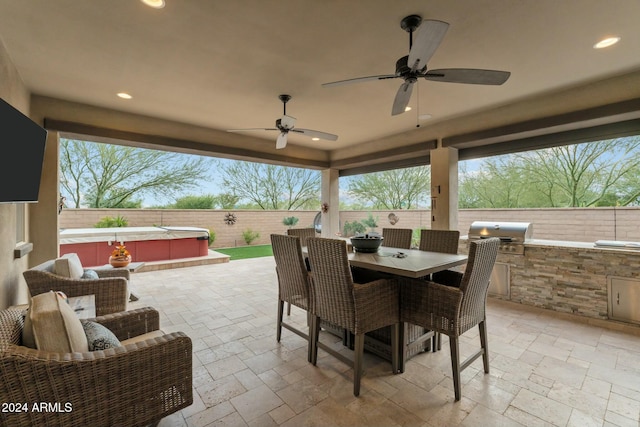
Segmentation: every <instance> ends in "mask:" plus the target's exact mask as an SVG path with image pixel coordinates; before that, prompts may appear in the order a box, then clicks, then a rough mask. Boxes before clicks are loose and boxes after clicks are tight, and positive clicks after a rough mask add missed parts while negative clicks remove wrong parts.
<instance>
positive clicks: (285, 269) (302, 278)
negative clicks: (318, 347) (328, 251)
mask: <svg viewBox="0 0 640 427" xmlns="http://www.w3.org/2000/svg"><path fill="white" fill-rule="evenodd" d="M271 247H272V248H273V258H274V259H275V261H276V274H277V276H278V318H277V323H276V325H277V326H276V328H277V329H276V339H277V340H278V342H280V338H281V336H282V328H283V327H284V328H286V329H288V330H290V331H291V332H293V333H295V334H297V335H299V336H301V337H302V338H304V339H305V340H307V342H310V340H309V337H310V333H309V330H307V331H306V332H304V331H301V330H300V329H297V328H296V327H294V326H293V325H292V324H290V323H288V322H284V321H283V320H282V317H283V314H284V303H285V302H286V303H288V304H290V305H291V304H292V305H295V306H296V307H299V308H301V309H303V310H305V311H306V312H307V325H308V326H310V325H311V318H310V310H309V309H310V307H311V302H312V301H311V298H310V296H309V272H308V271H307V266H306V265H305V262H304V259H303V256H302V247H301V245H300V237H298V236H286V235H284V234H272V235H271ZM307 359H308V360H311V344H309V345H308V351H307Z"/></svg>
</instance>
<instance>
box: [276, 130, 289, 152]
mask: <svg viewBox="0 0 640 427" xmlns="http://www.w3.org/2000/svg"><path fill="white" fill-rule="evenodd" d="M286 146H287V134H286V133H285V132H282V133H280V135H278V139H276V149H277V150H280V149H282V148H284V147H286Z"/></svg>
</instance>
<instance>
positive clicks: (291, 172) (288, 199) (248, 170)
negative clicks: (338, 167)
mask: <svg viewBox="0 0 640 427" xmlns="http://www.w3.org/2000/svg"><path fill="white" fill-rule="evenodd" d="M219 170H220V172H221V173H222V183H223V185H224V187H225V188H226V189H227V190H228V191H229V192H230V193H231V194H234V195H236V196H238V198H239V199H240V200H246V201H248V202H249V203H250V204H254V205H255V206H256V207H258V208H259V209H265V210H266V209H286V210H294V209H303V208H305V207H310V206H317V205H319V203H320V201H319V200H320V198H319V193H320V173H319V172H318V171H315V170H310V169H301V168H291V167H285V166H276V165H269V164H265V163H253V162H242V161H238V162H233V163H219Z"/></svg>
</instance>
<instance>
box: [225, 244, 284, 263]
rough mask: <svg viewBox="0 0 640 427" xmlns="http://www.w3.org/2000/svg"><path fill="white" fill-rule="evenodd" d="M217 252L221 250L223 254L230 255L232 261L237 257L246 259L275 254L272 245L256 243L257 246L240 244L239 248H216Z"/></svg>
mask: <svg viewBox="0 0 640 427" xmlns="http://www.w3.org/2000/svg"><path fill="white" fill-rule="evenodd" d="M214 250H215V251H216V252H220V253H221V254H225V255H229V256H230V257H231V258H229V260H230V261H233V260H236V259H246V258H258V257H263V256H273V250H271V245H256V246H240V247H237V248H222V249H214Z"/></svg>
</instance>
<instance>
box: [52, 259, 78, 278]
mask: <svg viewBox="0 0 640 427" xmlns="http://www.w3.org/2000/svg"><path fill="white" fill-rule="evenodd" d="M54 271H55V273H56V274H57V275H58V276H64V277H68V278H70V279H76V280H78V279H80V278H81V277H82V275H83V274H84V268H83V267H82V263H81V262H80V258H78V254H76V253H71V254H65V255H62V256H61V257H60V258H57V259H56V262H55V266H54Z"/></svg>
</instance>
